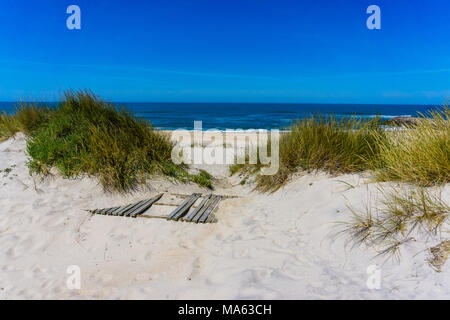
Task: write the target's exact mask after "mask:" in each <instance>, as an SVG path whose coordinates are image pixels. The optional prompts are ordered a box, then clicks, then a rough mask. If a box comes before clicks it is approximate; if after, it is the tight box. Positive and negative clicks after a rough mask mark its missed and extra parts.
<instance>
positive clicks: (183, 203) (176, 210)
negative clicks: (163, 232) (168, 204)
mask: <svg viewBox="0 0 450 320" xmlns="http://www.w3.org/2000/svg"><path fill="white" fill-rule="evenodd" d="M195 195H197V193H193V194H191V195H190V196H189V197H188V198H187V199H185V200H184V201H183V202H182V203H181V204H180V205H179V206H178V207H177V208H176V209H175V210H173V211H172V212H171V213H170V214H169V215H168V216H167V220H171V219H172V218H173V217H174V216H175V215H176V214H177V213H178V212H179V211H180V210H181V209H182V208H183V207H184V206H185V205H186V204H187V203H188V202H189V201H190V200H191V199H192V198H193V197H195Z"/></svg>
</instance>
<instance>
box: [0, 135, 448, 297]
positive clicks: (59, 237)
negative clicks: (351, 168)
mask: <svg viewBox="0 0 450 320" xmlns="http://www.w3.org/2000/svg"><path fill="white" fill-rule="evenodd" d="M26 161H27V159H26V155H25V140H24V138H23V137H22V136H20V135H19V136H17V137H16V139H15V140H13V139H10V140H8V141H6V142H3V143H0V170H1V169H5V168H11V167H12V166H13V165H15V167H12V171H11V172H9V173H4V172H1V173H0V207H1V211H0V299H17V298H32V299H42V298H44V299H51V298H57V299H61V298H74V299H88V298H100V299H116V298H120V299H130V298H138V299H148V298H150V299H154V298H155V299H156V298H158V299H241V298H249V299H286V298H289V299H325V298H327V299H335V298H336V299H350V298H352V299H379V298H389V299H391V298H392V299H398V298H402V299H406V298H416V299H417V298H437V299H449V298H450V263H447V264H446V265H445V266H444V267H443V269H442V272H441V273H437V272H435V271H433V270H432V269H431V268H430V266H429V265H428V264H427V263H426V262H425V260H426V259H427V257H428V254H427V252H426V251H424V250H425V249H426V248H429V247H430V246H432V245H435V244H436V243H438V242H439V239H418V241H416V242H414V243H410V244H408V245H406V246H404V247H403V249H402V258H401V262H400V263H398V262H396V261H388V262H385V263H384V264H383V262H384V261H385V258H383V257H378V258H373V257H374V256H375V254H376V253H375V252H374V251H372V250H370V249H366V248H355V249H351V248H350V247H347V248H346V247H345V240H346V239H345V238H338V239H335V238H334V237H333V236H332V235H333V233H334V232H336V230H337V229H336V228H337V227H336V224H335V222H337V221H343V220H346V219H348V218H349V216H350V212H349V210H348V209H347V207H346V204H347V203H349V202H350V203H352V204H354V205H355V206H359V207H362V206H363V205H364V201H365V200H366V199H368V197H369V195H373V194H374V193H375V189H376V186H375V185H372V184H366V183H365V181H363V179H362V178H360V177H359V176H357V175H346V176H340V177H329V176H326V175H322V174H320V175H306V176H303V177H297V178H294V179H293V181H292V182H291V183H290V184H288V185H287V186H286V187H285V188H283V189H281V190H279V191H278V192H276V193H274V194H271V195H264V194H259V193H256V192H251V187H249V186H241V185H240V184H239V181H240V180H239V178H238V177H232V178H229V177H227V170H226V168H224V167H221V166H215V167H210V168H206V169H208V170H210V171H211V173H213V174H215V175H217V176H219V178H221V179H220V181H218V182H217V185H218V186H219V187H218V189H217V190H216V193H220V194H234V195H239V196H240V197H241V198H237V199H230V200H226V201H223V202H222V203H221V204H220V207H219V210H218V212H216V215H217V217H218V219H219V222H218V223H216V224H208V225H196V224H188V223H181V222H167V221H165V220H162V219H144V218H140V219H139V218H138V219H130V218H123V217H110V216H93V217H91V216H90V215H89V214H88V213H87V212H85V211H83V210H84V209H88V208H97V207H109V206H115V205H121V204H126V203H130V202H132V201H135V200H140V199H144V198H148V197H149V196H151V195H154V194H156V193H158V192H162V191H164V192H167V194H166V195H165V196H164V198H163V199H162V200H161V201H162V202H176V201H178V202H180V201H181V200H180V199H176V198H175V197H171V196H170V195H169V194H168V193H183V194H188V193H191V192H193V191H203V192H204V193H206V192H208V191H207V190H201V189H199V188H198V187H197V186H194V185H183V184H177V183H171V182H169V181H166V180H165V179H162V178H161V179H156V181H153V182H152V186H153V187H152V189H151V190H149V191H146V192H144V191H142V192H139V193H136V194H134V195H133V196H128V197H124V196H119V195H108V194H105V193H104V192H103V191H102V189H101V187H100V186H99V185H97V183H96V182H95V181H94V180H93V179H88V178H83V179H78V180H68V179H62V178H59V177H54V178H48V179H46V180H45V181H39V180H38V179H33V178H32V177H30V176H29V174H28V169H27V168H26ZM342 181H346V182H348V183H350V184H352V185H354V186H355V188H350V187H349V186H348V185H346V184H345V183H343V182H342ZM444 197H445V199H446V200H447V201H449V200H450V188H449V186H447V187H446V189H445V191H444ZM173 208H174V207H163V206H154V207H152V208H151V209H150V210H149V211H148V213H149V214H150V213H151V214H159V213H167V212H169V211H170V210H171V209H173ZM447 230H448V229H447ZM442 238H449V234H448V233H443V234H442ZM374 264H378V265H379V266H381V272H382V273H381V279H382V280H381V288H380V289H379V290H370V289H368V288H367V285H366V280H367V277H368V275H367V273H366V270H367V267H368V266H370V265H374ZM70 265H78V266H80V268H81V289H80V290H69V289H68V288H67V286H66V279H67V277H68V276H69V275H68V274H67V273H66V269H67V267H68V266H70Z"/></svg>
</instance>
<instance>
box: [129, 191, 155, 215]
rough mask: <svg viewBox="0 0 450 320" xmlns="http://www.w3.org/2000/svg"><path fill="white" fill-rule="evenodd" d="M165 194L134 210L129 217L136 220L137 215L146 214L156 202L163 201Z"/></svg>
mask: <svg viewBox="0 0 450 320" xmlns="http://www.w3.org/2000/svg"><path fill="white" fill-rule="evenodd" d="M163 194H164V193H161V194H158V195H157V196H156V197H153V198H151V199H149V200H148V201H146V202H144V204H142V205H140V206H139V207H138V208H136V209H134V210H133V212H131V213H130V214H127V216H130V217H132V218H136V216H137V215H139V214H142V213H144V212H145V211H147V210H148V208H150V207H151V206H152V205H153V204H154V203H155V202H156V201H158V200H159V199H161V197H162V196H163Z"/></svg>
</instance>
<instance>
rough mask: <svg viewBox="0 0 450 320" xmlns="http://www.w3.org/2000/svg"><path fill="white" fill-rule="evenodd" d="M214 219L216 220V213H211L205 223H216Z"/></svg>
mask: <svg viewBox="0 0 450 320" xmlns="http://www.w3.org/2000/svg"><path fill="white" fill-rule="evenodd" d="M214 221H216V216H215V215H214V213H211V214H210V215H209V216H208V219H206V221H205V223H214Z"/></svg>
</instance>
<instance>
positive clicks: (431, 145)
mask: <svg viewBox="0 0 450 320" xmlns="http://www.w3.org/2000/svg"><path fill="white" fill-rule="evenodd" d="M449 116H450V109H449V108H448V106H444V108H443V109H442V110H440V111H433V112H431V113H430V114H428V115H427V116H422V117H421V118H420V120H419V121H417V123H416V124H415V125H413V126H409V127H404V128H403V130H399V131H395V132H390V134H389V135H388V139H377V140H376V143H377V145H379V148H380V153H379V158H378V159H377V160H376V161H377V164H376V168H375V174H376V178H377V179H378V180H379V181H389V180H398V181H407V182H411V183H415V184H419V185H423V186H431V185H435V184H443V183H447V182H449V181H450V121H449Z"/></svg>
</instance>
